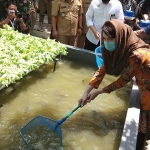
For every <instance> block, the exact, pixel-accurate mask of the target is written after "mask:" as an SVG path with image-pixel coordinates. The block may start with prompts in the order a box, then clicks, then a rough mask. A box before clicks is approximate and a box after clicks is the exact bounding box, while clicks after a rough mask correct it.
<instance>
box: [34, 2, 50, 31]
mask: <svg viewBox="0 0 150 150" xmlns="http://www.w3.org/2000/svg"><path fill="white" fill-rule="evenodd" d="M51 7H52V0H39V27H38V28H37V30H43V22H44V17H45V12H46V13H47V17H48V24H47V27H46V29H47V30H48V31H50V30H51Z"/></svg>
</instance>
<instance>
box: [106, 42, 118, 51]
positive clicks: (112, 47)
mask: <svg viewBox="0 0 150 150" xmlns="http://www.w3.org/2000/svg"><path fill="white" fill-rule="evenodd" d="M115 44H116V43H115V42H105V41H104V46H105V48H106V49H107V50H108V51H113V50H115V48H116V45H115Z"/></svg>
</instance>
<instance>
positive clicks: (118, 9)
mask: <svg viewBox="0 0 150 150" xmlns="http://www.w3.org/2000/svg"><path fill="white" fill-rule="evenodd" d="M111 19H119V20H121V21H122V22H124V13H123V8H122V4H121V3H120V1H119V0H92V2H91V4H90V6H89V8H88V10H87V13H86V23H87V26H88V27H89V30H88V32H87V34H86V40H85V46H84V49H88V50H91V51H94V50H95V48H96V47H98V46H99V45H100V39H101V31H102V26H103V24H104V23H105V22H106V21H108V20H111Z"/></svg>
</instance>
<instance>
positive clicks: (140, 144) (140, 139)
mask: <svg viewBox="0 0 150 150" xmlns="http://www.w3.org/2000/svg"><path fill="white" fill-rule="evenodd" d="M146 140H150V132H148V133H140V132H138V136H137V142H136V150H143V148H144V146H145V142H146Z"/></svg>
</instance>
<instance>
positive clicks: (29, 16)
mask: <svg viewBox="0 0 150 150" xmlns="http://www.w3.org/2000/svg"><path fill="white" fill-rule="evenodd" d="M14 2H15V3H16V6H17V8H18V11H19V12H20V14H21V15H22V16H23V20H24V22H25V24H26V26H27V28H28V30H26V34H28V33H30V32H31V30H32V29H33V27H34V25H35V23H36V11H35V8H34V7H37V5H38V4H37V3H38V2H37V0H14Z"/></svg>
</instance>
